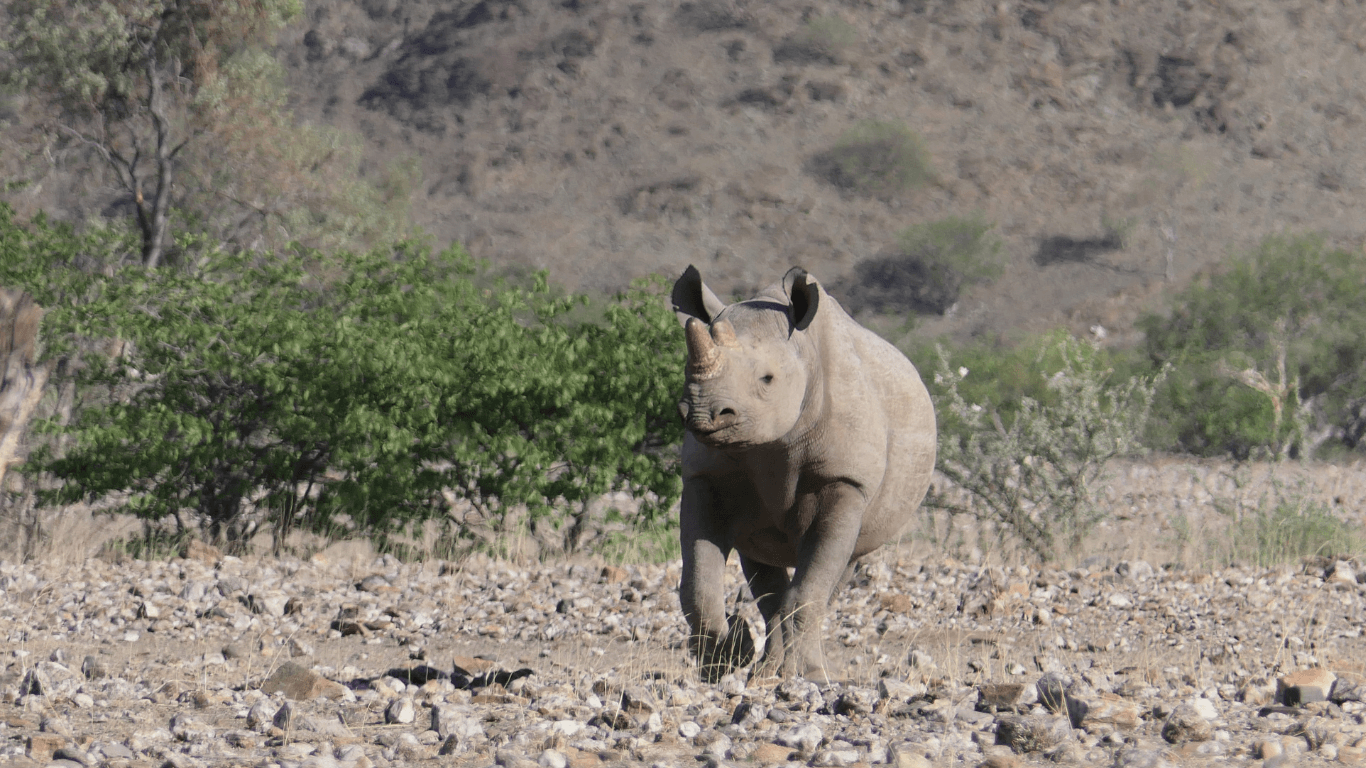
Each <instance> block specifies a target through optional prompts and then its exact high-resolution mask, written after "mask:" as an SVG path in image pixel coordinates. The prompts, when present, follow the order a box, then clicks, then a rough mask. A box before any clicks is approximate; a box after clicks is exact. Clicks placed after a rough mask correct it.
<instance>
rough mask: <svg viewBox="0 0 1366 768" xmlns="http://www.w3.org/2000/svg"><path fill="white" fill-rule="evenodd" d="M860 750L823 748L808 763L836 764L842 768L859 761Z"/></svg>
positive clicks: (838, 767) (837, 767) (814, 764)
mask: <svg viewBox="0 0 1366 768" xmlns="http://www.w3.org/2000/svg"><path fill="white" fill-rule="evenodd" d="M859 757H860V755H859V752H858V750H856V749H823V750H821V751H820V752H817V753H816V754H815V755H814V756H813V757H812V758H811V762H810V763H808V764H809V765H812V766H835V767H836V768H842V767H843V766H850V765H853V764H855V763H857V762H858V761H859Z"/></svg>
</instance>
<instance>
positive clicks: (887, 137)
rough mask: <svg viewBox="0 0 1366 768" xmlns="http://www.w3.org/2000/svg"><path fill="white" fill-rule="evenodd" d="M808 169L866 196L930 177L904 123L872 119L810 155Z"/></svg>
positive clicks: (927, 164) (926, 162) (904, 187)
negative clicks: (822, 150) (813, 155)
mask: <svg viewBox="0 0 1366 768" xmlns="http://www.w3.org/2000/svg"><path fill="white" fill-rule="evenodd" d="M808 170H809V171H810V172H811V173H812V174H814V175H815V176H817V177H819V178H822V179H825V180H826V181H827V182H829V183H831V184H833V185H835V186H836V187H839V188H840V189H843V190H847V191H849V192H853V193H856V194H861V195H868V196H883V195H891V194H895V193H899V192H902V191H905V190H907V189H910V188H912V187H917V186H920V185H921V184H924V183H926V182H927V181H929V180H931V179H932V178H934V173H933V171H932V170H931V169H930V158H929V153H928V152H926V150H925V147H924V144H923V142H921V140H920V137H919V136H917V135H916V134H915V132H914V131H912V130H911V129H909V128H907V127H906V126H904V125H900V124H897V123H885V122H879V121H876V120H868V121H865V122H861V123H859V124H858V125H855V126H854V127H853V128H850V129H849V130H848V131H846V132H845V133H844V135H842V136H841V137H840V139H839V141H837V142H836V143H835V146H833V147H831V148H830V149H828V150H826V151H825V152H822V153H820V154H817V155H816V156H815V157H813V158H812V159H811V162H810V163H809V165H808Z"/></svg>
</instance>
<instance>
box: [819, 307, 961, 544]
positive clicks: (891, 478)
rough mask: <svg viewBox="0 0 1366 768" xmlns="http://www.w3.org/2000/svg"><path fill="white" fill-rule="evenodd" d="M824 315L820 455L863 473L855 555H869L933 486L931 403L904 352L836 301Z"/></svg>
mask: <svg viewBox="0 0 1366 768" xmlns="http://www.w3.org/2000/svg"><path fill="white" fill-rule="evenodd" d="M826 298H827V297H825V296H823V297H822V301H823V302H824V301H825V300H826ZM822 314H823V315H824V318H823V319H824V322H822V323H819V326H820V327H819V328H818V329H816V330H817V333H818V334H819V338H818V339H817V344H818V345H819V347H820V363H821V365H820V371H821V373H820V375H821V376H822V377H823V378H824V382H823V387H822V388H823V390H824V392H825V399H826V413H825V416H824V421H825V425H824V427H823V429H822V430H821V433H822V436H823V440H824V441H825V442H826V443H827V444H826V445H825V446H823V448H822V451H821V454H822V455H823V456H824V457H825V460H826V461H831V462H834V463H835V464H836V465H843V466H842V467H841V471H842V472H844V473H847V474H849V475H850V476H852V477H856V478H866V480H862V482H865V483H866V484H867V485H866V486H865V488H866V491H867V492H868V494H869V505H868V509H867V512H866V513H865V515H864V520H863V528H862V532H861V535H860V537H859V550H860V551H859V552H858V554H864V553H866V552H868V551H871V550H872V549H875V548H876V547H878V546H880V545H881V544H883V543H885V542H886V541H888V540H889V539H891V538H892V537H894V536H895V535H897V533H898V532H899V531H900V530H901V529H902V528H903V527H904V525H905V524H906V522H907V521H908V520H909V519H910V518H911V516H912V515H913V514H914V512H915V510H916V508H917V507H918V506H919V505H920V502H921V500H922V499H923V498H924V496H925V491H926V490H927V489H928V488H929V482H930V475H931V473H932V471H933V469H934V460H935V444H936V432H935V429H936V428H935V418H934V407H933V404H932V403H931V401H930V396H929V392H928V391H926V389H925V384H924V382H923V381H922V380H921V378H920V374H919V372H918V371H917V370H916V368H915V366H914V365H913V364H912V363H911V361H910V360H908V359H907V358H906V356H905V355H903V354H902V353H901V351H900V350H898V349H897V348H896V347H894V346H893V345H892V344H891V343H889V342H888V341H886V340H885V339H883V338H882V337H881V336H878V335H877V334H876V333H873V332H872V331H870V330H868V329H867V328H864V327H863V326H862V325H859V324H858V323H857V322H856V321H855V320H854V319H853V318H852V317H850V316H849V315H848V313H846V312H845V311H844V310H843V308H842V307H840V306H839V304H838V303H837V302H836V301H834V299H833V298H831V299H829V303H828V305H826V306H823V307H822ZM879 470H880V471H879Z"/></svg>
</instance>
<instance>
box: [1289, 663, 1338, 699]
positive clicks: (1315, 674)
mask: <svg viewBox="0 0 1366 768" xmlns="http://www.w3.org/2000/svg"><path fill="white" fill-rule="evenodd" d="M1336 680H1337V676H1336V675H1334V674H1333V673H1332V672H1329V671H1328V670H1326V669H1321V668H1320V669H1302V670H1299V671H1297V672H1291V673H1289V674H1287V675H1282V676H1281V677H1279V678H1277V679H1276V701H1277V702H1279V703H1281V704H1284V705H1286V706H1287V707H1295V706H1300V705H1303V704H1308V703H1310V702H1312V701H1327V700H1328V694H1329V693H1330V692H1331V691H1332V690H1333V683H1334V681H1336Z"/></svg>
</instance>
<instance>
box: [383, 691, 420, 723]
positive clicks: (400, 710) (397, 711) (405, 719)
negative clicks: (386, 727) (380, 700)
mask: <svg viewBox="0 0 1366 768" xmlns="http://www.w3.org/2000/svg"><path fill="white" fill-rule="evenodd" d="M416 719H417V707H416V705H414V704H413V700H412V699H411V698H409V697H407V696H404V697H402V698H398V699H394V700H393V701H392V702H390V703H389V706H387V707H385V708H384V722H386V723H396V724H398V725H407V724H409V723H411V722H413V721H414V720H416Z"/></svg>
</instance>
